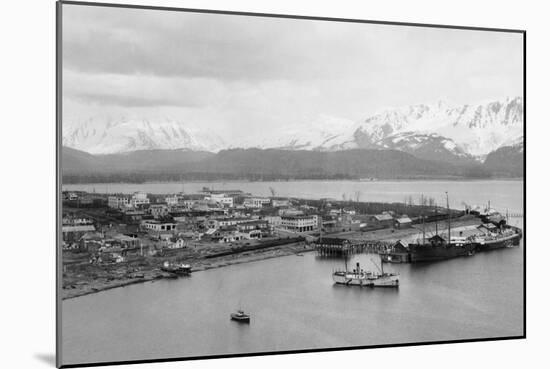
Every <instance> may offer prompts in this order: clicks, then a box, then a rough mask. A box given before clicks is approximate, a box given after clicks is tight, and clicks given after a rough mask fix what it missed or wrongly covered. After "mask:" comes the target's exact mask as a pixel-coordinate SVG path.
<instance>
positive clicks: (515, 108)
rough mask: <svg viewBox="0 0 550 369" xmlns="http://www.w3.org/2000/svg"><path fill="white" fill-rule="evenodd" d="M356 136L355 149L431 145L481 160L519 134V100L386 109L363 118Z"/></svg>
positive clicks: (402, 148) (521, 101)
mask: <svg viewBox="0 0 550 369" xmlns="http://www.w3.org/2000/svg"><path fill="white" fill-rule="evenodd" d="M354 137H355V141H356V143H357V145H358V147H365V148H366V147H386V148H396V149H400V150H404V151H409V152H415V151H417V150H419V149H424V148H426V146H433V147H438V148H439V149H440V150H444V151H447V152H448V153H452V154H455V155H458V156H465V155H469V156H472V157H476V158H483V157H484V156H486V155H487V154H488V153H490V152H492V151H494V150H496V149H498V148H499V147H502V146H509V145H511V144H512V143H513V142H516V141H517V140H519V139H521V138H522V137H523V99H522V98H520V97H516V98H513V99H510V98H506V99H503V100H499V101H491V102H486V103H482V104H477V105H462V106H452V105H449V104H447V103H444V102H438V103H437V104H433V105H413V106H407V107H402V108H397V109H390V110H385V111H383V112H381V113H379V114H376V115H373V116H371V117H369V118H368V119H366V120H365V121H364V122H363V124H361V126H360V127H359V128H358V129H357V131H356V132H355V133H354Z"/></svg>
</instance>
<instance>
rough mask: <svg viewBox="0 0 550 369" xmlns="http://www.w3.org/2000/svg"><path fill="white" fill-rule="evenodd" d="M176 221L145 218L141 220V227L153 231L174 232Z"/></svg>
mask: <svg viewBox="0 0 550 369" xmlns="http://www.w3.org/2000/svg"><path fill="white" fill-rule="evenodd" d="M176 226H177V224H176V223H172V222H161V221H158V220H144V221H142V222H141V227H142V228H143V229H144V230H146V231H152V232H173V231H175V230H176Z"/></svg>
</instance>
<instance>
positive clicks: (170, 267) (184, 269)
mask: <svg viewBox="0 0 550 369" xmlns="http://www.w3.org/2000/svg"><path fill="white" fill-rule="evenodd" d="M160 270H162V271H163V272H168V273H171V274H176V275H189V274H191V265H189V264H182V263H170V262H169V261H165V262H164V264H162V266H161V267H160Z"/></svg>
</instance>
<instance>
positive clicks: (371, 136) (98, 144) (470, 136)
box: [63, 97, 523, 161]
mask: <svg viewBox="0 0 550 369" xmlns="http://www.w3.org/2000/svg"><path fill="white" fill-rule="evenodd" d="M269 132H270V133H266V132H261V133H262V134H261V135H259V137H257V136H255V135H243V134H240V135H238V136H235V137H233V136H231V135H224V139H223V140H222V139H221V138H220V137H219V136H217V135H216V134H214V133H213V132H210V131H209V130H208V129H204V128H202V129H200V128H196V127H191V126H189V125H187V124H185V123H183V122H180V121H175V120H171V119H162V120H156V119H150V120H148V119H142V120H137V119H126V118H120V119H106V120H104V121H102V122H99V121H97V120H96V121H94V120H93V119H88V120H83V121H70V122H65V123H64V126H63V144H64V145H65V146H68V147H72V148H75V149H79V150H83V151H86V152H89V153H93V154H106V153H118V152H128V151H135V150H149V149H189V150H204V151H212V152H217V151H220V150H222V149H227V148H251V147H257V148H263V149H265V148H279V149H286V150H320V151H338V150H346V149H354V148H376V149H384V148H385V149H395V150H400V151H405V152H408V153H411V154H413V155H416V156H418V157H421V158H426V159H438V160H445V161H455V160H473V159H478V160H482V159H484V158H485V157H486V156H487V154H489V153H491V152H493V151H495V150H497V149H498V148H500V147H504V146H514V145H516V144H517V143H518V142H520V143H521V142H522V140H523V99H522V98H521V97H516V98H505V99H501V100H496V101H490V102H484V103H480V104H475V105H451V104H449V103H445V102H438V103H435V104H427V105H425V104H419V105H411V106H406V107H400V108H395V109H386V110H383V111H381V112H380V113H377V114H374V115H372V116H370V117H368V118H367V119H365V120H364V121H362V122H354V121H351V120H347V119H343V118H338V117H332V116H326V115H319V116H318V117H315V118H312V119H311V120H310V121H308V122H306V123H305V124H296V125H292V126H289V127H284V126H282V127H281V128H280V129H279V130H270V131H269ZM273 132H275V133H273Z"/></svg>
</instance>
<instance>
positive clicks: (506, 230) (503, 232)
mask: <svg viewBox="0 0 550 369" xmlns="http://www.w3.org/2000/svg"><path fill="white" fill-rule="evenodd" d="M478 229H479V230H480V231H482V232H483V234H481V235H477V236H475V237H474V238H473V242H474V243H475V245H476V250H477V251H487V250H494V249H502V248H505V247H513V246H518V245H519V241H520V240H521V237H522V232H521V229H519V228H517V227H513V226H509V225H505V224H501V225H499V226H496V225H494V224H493V223H486V224H482V225H481V226H479V227H478Z"/></svg>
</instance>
